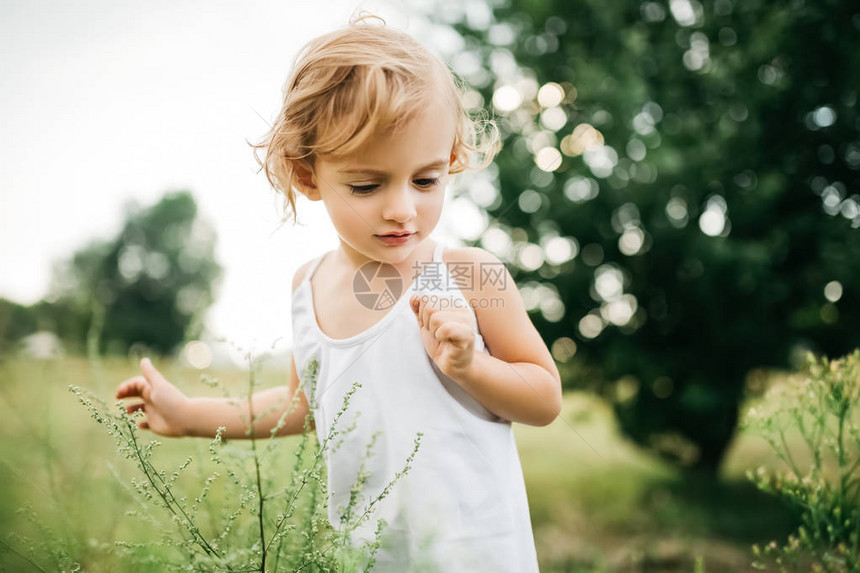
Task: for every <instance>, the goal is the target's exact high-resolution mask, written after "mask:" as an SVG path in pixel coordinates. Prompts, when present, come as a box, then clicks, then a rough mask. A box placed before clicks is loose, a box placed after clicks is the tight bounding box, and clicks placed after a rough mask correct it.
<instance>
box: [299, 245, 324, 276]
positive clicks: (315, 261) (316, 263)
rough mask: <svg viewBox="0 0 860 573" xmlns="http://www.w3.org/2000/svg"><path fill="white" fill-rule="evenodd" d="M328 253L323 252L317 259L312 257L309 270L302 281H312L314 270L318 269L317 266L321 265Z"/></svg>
mask: <svg viewBox="0 0 860 573" xmlns="http://www.w3.org/2000/svg"><path fill="white" fill-rule="evenodd" d="M327 254H328V253H327V252H326V253H323V254H321V255H320V256H318V257H316V258H315V259H312V262H311V266H309V267H308V272H306V273H305V276H304V277H303V278H302V282H305V281H307V282H310V280H311V277H312V276H313V274H314V271H316V270H317V267H318V266H319V264H320V263H321V262H322V260H323V258H324V257H325V256H326V255H327Z"/></svg>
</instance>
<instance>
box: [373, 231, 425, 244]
mask: <svg viewBox="0 0 860 573" xmlns="http://www.w3.org/2000/svg"><path fill="white" fill-rule="evenodd" d="M414 234H415V233H409V234H407V235H375V236H376V237H379V239H380V240H381V241H382V242H383V243H385V244H386V245H402V244H403V243H405V242H406V241H408V240H409V239H410V238H411V237H412V235H414Z"/></svg>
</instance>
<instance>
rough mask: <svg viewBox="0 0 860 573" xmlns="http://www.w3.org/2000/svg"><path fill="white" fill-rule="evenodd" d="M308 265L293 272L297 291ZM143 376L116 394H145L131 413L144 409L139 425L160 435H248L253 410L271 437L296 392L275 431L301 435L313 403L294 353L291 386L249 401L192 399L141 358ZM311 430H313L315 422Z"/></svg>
mask: <svg viewBox="0 0 860 573" xmlns="http://www.w3.org/2000/svg"><path fill="white" fill-rule="evenodd" d="M309 266H310V261H308V262H306V263H305V264H303V265H302V266H301V267H299V268H298V270H296V272H295V274H294V275H293V295H295V292H296V289H297V288H298V286H299V284H300V283H301V281H302V278H303V277H304V274H305V272H307V269H308V267H309ZM140 370H141V372H142V373H143V375H142V376H135V377H133V378H129V379H128V380H126V381H124V382H122V383H121V384H120V385H119V387H118V388H117V391H116V397H117V398H118V399H121V398H141V399H142V400H143V402H141V403H138V404H132V405H131V406H128V407H127V408H126V410H127V411H128V412H129V413H132V412H135V411H137V410H143V411H144V413H145V414H146V420H144V421H141V422H140V423H139V424H138V425H139V426H140V427H141V428H143V429H149V430H152V431H153V432H155V433H156V434H160V435H162V436H202V437H208V438H212V437H214V436H215V432H216V431H217V430H218V428H219V427H221V426H224V427H225V428H226V431H225V432H224V433H223V434H222V435H223V436H224V437H225V438H248V437H250V436H249V435H248V434H247V428H248V420H249V419H250V413H251V410H252V409H253V412H254V418H255V419H256V421H255V423H254V437H255V438H258V437H268V436H269V435H271V431H272V428H274V427H275V426H276V425H277V424H278V421H279V420H280V419H281V416H282V415H283V414H284V412H285V411H286V410H287V409H288V408H289V407H290V406H291V403H292V401H293V396H294V395H295V394H296V392H297V391H298V397H297V398H296V404H295V405H293V406H292V408H291V409H290V412H289V413H288V415H287V417H286V419H285V420H284V424H283V425H282V427H281V428H280V429H279V430H278V433H277V435H279V436H286V435H291V434H300V433H302V431H303V429H304V422H305V416H306V415H307V413H308V410H309V406H308V401H307V398H306V397H305V394H304V392H302V391H301V390H299V389H298V387H299V375H298V373H297V371H296V360H295V357H293V358H291V359H290V374H289V376H290V379H289V382H288V385H287V386H278V387H276V388H270V389H269V390H263V391H261V392H257V393H256V394H254V395H253V396H252V397H251V398H252V399H251V401H250V403H249V401H248V399H247V397H246V398H244V399H236V400H231V399H227V398H188V397H186V396H185V395H184V394H183V393H182V392H180V391H179V389H178V388H176V386H174V385H173V384H171V383H170V382H168V381H167V380H166V379H165V378H164V376H162V375H161V373H160V372H159V371H158V370H156V369H155V367H154V366H153V365H152V363H151V362H150V361H149V359H148V358H145V359H143V360H141V361H140ZM261 414H263V415H261ZM310 428H311V429H312V430H313V429H314V422H313V420H311V425H310Z"/></svg>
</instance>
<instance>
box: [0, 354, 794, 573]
mask: <svg viewBox="0 0 860 573" xmlns="http://www.w3.org/2000/svg"><path fill="white" fill-rule="evenodd" d="M158 366H159V367H161V368H162V371H163V372H164V373H165V374H166V375H167V376H168V378H169V379H171V380H172V381H173V382H174V383H176V384H177V386H179V387H180V388H181V389H183V390H184V391H185V392H187V393H188V394H192V395H213V394H214V393H216V391H214V390H213V389H212V388H210V387H208V386H206V385H204V384H203V383H201V382H200V374H201V373H200V371H195V370H192V369H190V368H187V367H184V366H182V365H179V364H175V365H164V364H163V363H161V364H158ZM136 373H137V370H136V365H135V363H134V362H133V361H131V360H122V359H111V360H107V361H104V362H102V363H100V364H96V365H92V364H90V363H88V362H87V360H85V359H82V358H60V359H56V360H40V361H36V360H27V359H18V358H6V359H5V360H3V361H2V362H0V433H2V438H3V439H2V442H0V460H2V461H0V488H2V490H0V529H2V532H3V537H2V539H3V540H4V542H9V536H10V534H12V533H14V534H17V535H19V536H23V537H25V538H27V539H28V540H29V541H25V542H22V541H20V540H17V541H16V540H13V541H12V542H11V543H10V545H11V546H12V547H13V548H15V549H16V551H19V552H21V553H26V552H27V547H28V546H32V547H34V548H35V558H34V560H35V561H37V562H38V563H39V564H40V565H41V566H42V567H43V568H44V569H45V570H55V569H56V568H57V565H56V564H55V562H54V561H53V558H52V556H51V555H50V554H49V553H48V552H47V551H46V550H45V548H44V547H42V545H41V544H40V543H39V541H40V540H44V539H50V540H51V541H50V543H49V546H50V547H53V548H55V550H58V551H62V550H66V551H68V553H69V554H70V556H71V558H72V559H73V560H74V561H77V562H79V563H80V564H81V565H82V566H83V570H84V571H158V570H160V569H159V567H158V565H157V564H154V565H150V566H148V567H147V566H145V565H138V566H133V565H132V564H131V563H130V562H129V561H127V560H124V559H123V558H122V557H120V556H117V555H114V553H113V552H112V551H111V549H112V547H113V546H114V542H115V541H116V540H125V541H132V542H134V541H145V540H157V539H158V538H159V535H160V534H161V532H162V531H164V530H165V528H169V527H171V526H172V524H170V522H169V521H168V520H162V521H155V522H153V521H152V520H151V519H150V518H148V517H146V513H144V512H142V511H139V512H138V513H136V514H134V513H129V512H134V511H135V510H141V509H142V508H141V503H140V499H139V495H138V494H137V493H136V492H135V491H134V489H133V487H132V486H131V482H132V478H137V477H139V474H138V471H137V469H136V468H135V467H134V466H133V465H132V463H131V462H130V461H128V460H126V459H125V458H122V457H121V456H119V455H118V454H117V452H116V449H115V444H114V441H113V439H112V438H111V437H110V436H108V435H107V434H106V432H105V429H104V427H102V426H100V425H99V424H97V423H96V422H95V421H94V420H93V419H91V418H90V416H89V413H88V412H87V410H86V409H85V408H84V407H83V406H82V405H81V404H79V403H78V402H77V399H76V398H75V396H73V395H72V394H71V393H70V392H69V391H68V386H69V384H77V385H80V386H82V387H84V388H88V389H90V390H92V391H93V392H95V393H96V395H98V396H100V397H102V398H103V399H104V400H106V401H108V402H111V401H112V398H111V397H112V393H113V389H114V387H115V386H116V384H117V383H118V382H120V381H121V380H123V379H125V378H127V377H129V376H132V375H134V374H136ZM206 374H208V375H210V376H215V377H217V378H218V379H219V380H221V381H222V382H223V383H224V384H225V385H226V386H227V387H229V388H231V389H233V390H234V391H235V393H236V395H239V394H241V393H242V392H243V391H244V389H245V388H246V387H247V380H248V374H247V372H242V371H238V370H237V371H223V372H213V371H206ZM285 375H286V374H285V372H281V371H275V370H263V371H262V372H261V373H260V376H259V378H258V383H259V384H260V386H261V387H265V386H271V385H275V384H280V383H283V382H284V380H285ZM515 433H516V437H517V444H518V448H519V452H520V456H521V459H522V464H523V469H524V473H525V478H526V484H527V488H528V495H529V500H530V507H531V515H532V522H533V525H534V531H535V540H536V543H537V548H538V556H539V559H540V563H541V570H542V571H544V572H562V571H564V572H574V571H576V572H585V571H589V572H592V571H631V572H632V571H707V572H717V571H754V569H753V568H752V567H751V566H750V565H749V563H750V562H751V561H752V554H751V551H750V546H751V544H753V543H766V542H768V541H770V540H771V539H779V540H781V539H783V538H784V537H785V536H786V535H787V534H788V533H789V532H790V531H791V530H792V529H793V527H794V525H795V522H794V519H793V516H792V515H791V514H790V513H789V512H788V511H787V510H786V509H785V508H783V507H781V506H780V505H779V504H776V503H774V502H773V501H772V500H771V499H770V498H769V497H768V496H766V495H764V494H762V493H759V492H758V490H757V489H756V488H755V487H754V486H753V485H752V484H750V483H748V481H747V479H746V478H745V477H744V472H745V470H746V469H748V468H753V469H754V468H757V467H759V466H762V465H763V466H765V467H770V468H781V466H780V463H779V462H778V461H777V460H776V459H775V458H774V456H773V455H771V454H770V452H769V448H768V446H767V444H766V443H765V442H764V440H762V439H761V438H759V437H758V436H753V435H747V434H744V433H739V434H738V435H737V436H736V438H735V440H734V442H733V444H732V447H731V450H730V452H729V454H728V456H727V458H726V460H725V463H724V465H723V467H722V480H721V482H720V484H719V485H716V486H715V485H697V484H695V483H689V482H685V481H683V480H682V479H681V477H680V474H679V473H678V472H677V471H676V470H674V469H673V468H671V467H670V466H668V465H666V464H664V463H662V462H660V461H657V460H655V459H654V458H652V457H650V456H648V455H645V454H643V453H642V452H641V450H639V449H637V448H636V447H635V446H634V445H632V444H631V443H630V442H628V441H626V440H625V439H623V438H622V437H621V436H619V434H618V432H617V429H616V426H615V423H614V419H613V417H612V415H611V411H610V408H609V406H608V405H607V404H606V403H605V402H603V401H602V400H600V399H598V398H595V397H594V396H591V395H588V394H584V393H581V392H569V393H567V394H566V398H565V403H564V410H563V412H562V414H561V416H559V418H558V419H557V420H556V421H555V422H554V423H553V424H551V425H550V426H548V427H544V428H535V427H528V426H521V425H517V426H515ZM147 435H149V434H147ZM297 440H298V438H284V439H280V440H279V443H278V444H277V450H276V454H277V455H275V456H273V457H272V458H270V460H269V461H270V462H271V464H272V465H273V466H277V467H273V468H270V469H272V470H273V471H276V472H281V473H279V474H278V475H285V476H287V475H288V473H287V472H289V471H290V467H291V465H290V461H291V459H290V458H291V452H292V450H293V448H295V445H296V444H297V443H298V441H297ZM234 444H235V442H234ZM245 445H246V443H245V442H242V443H241V444H240V447H245ZM207 446H208V441H207V440H202V439H183V440H164V444H163V446H161V447H160V448H159V449H158V450H157V453H156V461H157V463H160V464H162V466H161V467H164V468H167V469H168V471H170V469H172V468H174V467H176V466H178V465H179V464H180V463H182V461H183V460H185V459H186V458H187V457H188V456H189V455H192V456H194V457H195V459H196V460H201V461H200V462H199V463H198V462H195V463H193V464H192V465H191V466H190V467H189V469H188V470H187V471H186V473H185V474H184V475H183V480H185V481H184V482H180V483H181V485H183V486H185V487H187V488H188V491H189V495H195V493H196V491H197V490H198V489H199V484H202V482H203V480H205V479H206V476H207V475H208V473H210V472H211V470H212V468H211V463H209V461H208V456H207ZM207 464H209V465H207ZM284 479H286V477H285V478H284ZM195 488H196V489H195ZM210 502H211V503H213V504H217V503H218V495H217V491H216V492H214V493H213V495H212V496H211V500H210ZM23 507H26V508H29V509H27V510H25V511H22V510H21V508H23ZM153 515H155V516H156V518H157V517H159V516H158V511H155V512H154V513H153ZM201 515H205V512H204V513H201ZM204 525H205V524H204ZM212 527H213V528H214V527H216V525H215V524H214V518H213V524H212ZM22 543H23V544H24V545H26V546H27V547H25V546H22ZM0 569H5V570H9V571H29V570H34V571H35V570H37V569H36V568H35V567H33V566H32V565H30V564H28V563H27V562H26V561H25V560H23V559H22V558H21V557H20V556H18V555H15V554H14V553H13V552H10V551H8V550H7V551H3V552H2V554H0Z"/></svg>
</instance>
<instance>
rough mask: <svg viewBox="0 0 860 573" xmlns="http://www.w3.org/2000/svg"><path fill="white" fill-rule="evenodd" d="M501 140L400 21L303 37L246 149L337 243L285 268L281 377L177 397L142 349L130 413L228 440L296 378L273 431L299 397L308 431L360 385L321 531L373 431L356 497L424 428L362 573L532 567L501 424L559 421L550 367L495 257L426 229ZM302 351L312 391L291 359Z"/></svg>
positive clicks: (121, 391)
mask: <svg viewBox="0 0 860 573" xmlns="http://www.w3.org/2000/svg"><path fill="white" fill-rule="evenodd" d="M481 134H485V136H484V137H482V136H481ZM486 134H489V137H487V136H486ZM497 140H498V134H497V132H496V131H495V130H494V129H492V125H491V129H490V130H485V129H478V127H477V125H476V123H475V122H473V120H472V119H471V118H470V116H469V115H468V114H467V113H466V112H465V111H464V107H463V104H462V103H461V99H460V90H459V88H458V83H457V82H456V81H455V78H454V76H453V75H452V73H451V72H450V71H449V69H448V68H447V66H446V65H445V64H444V63H442V62H441V61H440V60H439V59H438V58H436V57H435V56H433V55H432V54H430V53H429V52H428V51H427V50H426V49H425V48H423V47H422V46H421V45H420V44H419V43H417V42H416V41H415V40H413V39H412V38H411V37H410V36H408V35H406V34H404V33H402V32H399V31H395V30H393V29H391V28H388V27H385V26H384V23H383V25H379V24H377V23H374V22H373V21H372V20H371V21H368V19H367V18H366V17H362V18H359V19H358V20H356V21H354V22H352V23H351V24H350V25H349V26H348V27H346V28H344V29H341V30H337V31H335V32H332V33H330V34H327V35H324V36H322V37H319V38H317V39H315V40H313V41H311V42H310V43H309V44H307V45H306V46H305V48H304V49H303V51H302V52H301V53H300V54H299V57H298V58H297V60H296V62H295V63H294V67H293V71H292V75H291V77H290V78H289V80H288V81H287V83H286V84H285V90H284V102H283V108H282V109H281V111H280V114H279V117H278V119H277V121H276V123H275V125H274V126H273V127H272V130H271V132H270V133H269V134H268V135H267V137H266V139H265V141H264V142H263V143H261V144H260V145H258V146H256V147H258V148H263V149H265V150H266V157H265V161H264V162H261V163H262V164H263V166H264V168H265V170H266V174H267V177H268V178H269V181H270V182H271V183H272V184H273V185H274V186H275V187H276V188H277V189H278V190H279V191H281V192H282V193H283V194H284V196H285V207H286V208H287V210H288V212H291V213H292V214H293V216H295V199H296V193H297V192H298V193H301V194H303V195H304V196H305V197H307V198H308V199H309V200H311V201H322V202H323V204H324V206H325V208H326V210H327V211H328V214H329V216H330V217H331V220H332V223H333V224H334V227H335V229H336V230H337V233H338V237H339V240H340V245H339V246H338V248H337V249H335V250H334V251H330V252H327V253H325V254H324V255H322V256H319V257H316V258H314V259H312V260H310V261H308V262H307V263H305V264H304V265H302V266H301V267H300V268H299V269H298V270H297V272H296V274H295V276H294V278H293V285H292V288H293V299H292V325H293V336H294V348H293V358H292V366H291V373H290V379H289V384H288V386H284V387H279V388H273V389H270V390H267V391H262V392H258V393H257V394H255V395H254V396H252V398H251V400H252V404H248V403H247V400H246V401H245V403H244V404H242V405H241V407H240V408H237V407H236V405H235V404H231V403H228V402H227V400H225V399H215V398H193V399H191V398H187V397H186V396H184V395H183V394H182V393H181V392H180V391H179V390H178V389H177V388H176V387H175V386H173V385H172V384H170V383H169V382H167V381H166V380H165V379H164V377H163V376H162V375H161V374H160V373H159V372H158V371H157V370H156V369H155V368H154V367H153V365H152V364H151V363H150V361H149V360H148V359H144V360H142V361H141V365H140V367H141V371H142V376H136V377H134V378H130V379H128V380H126V381H125V382H123V383H122V384H121V385H120V386H119V388H118V390H117V397H118V398H128V397H136V398H142V400H143V402H142V403H139V404H135V405H131V406H128V410H129V412H133V411H136V410H140V409H142V410H143V411H144V413H145V414H146V418H145V421H143V422H141V423H140V424H141V427H143V428H148V429H150V430H152V431H153V432H155V433H157V434H161V435H165V436H207V437H211V436H213V435H214V434H215V432H216V429H217V428H218V427H219V426H225V427H226V432H225V434H224V435H225V437H228V438H243V437H246V428H245V421H244V420H243V418H242V415H243V414H244V415H245V418H246V419H247V413H248V411H249V410H248V409H249V406H253V411H254V412H264V411H268V412H269V414H268V415H267V416H265V417H263V418H261V419H259V420H257V422H256V423H255V426H254V429H253V431H254V434H255V435H258V436H263V437H265V436H268V435H269V432H270V430H271V429H272V428H273V427H275V426H276V424H277V421H278V419H279V418H280V416H281V414H282V413H283V412H284V410H285V406H284V405H285V404H289V402H290V400H291V398H292V397H293V395H294V394H296V393H298V404H299V407H298V408H296V409H294V410H293V411H292V413H291V414H290V415H288V416H287V419H286V423H285V424H284V425H283V427H282V428H281V430H280V434H283V435H289V434H297V433H300V432H302V426H303V421H304V419H305V415H306V414H307V413H308V412H309V411H311V410H312V411H313V419H314V423H315V429H316V432H317V435H318V438H319V439H320V443H322V439H323V438H324V437H325V436H326V435H327V434H328V432H329V430H330V425H331V424H332V419H333V417H334V415H335V414H336V413H337V412H338V410H340V409H341V408H342V406H343V400H344V395H345V394H346V393H347V392H348V391H349V390H350V388H351V387H352V384H353V382H355V381H358V382H360V383H361V385H362V386H361V387H360V388H359V389H358V390H357V391H356V392H355V393H354V394H353V396H352V397H351V401H350V406H349V408H348V410H347V411H346V413H345V415H344V416H343V417H342V418H341V420H340V422H339V423H338V430H340V431H341V434H340V435H339V436H338V437H339V438H340V437H343V440H344V441H343V443H342V444H341V445H340V446H339V447H338V448H337V449H336V451H334V452H329V453H328V454H327V456H326V465H327V473H328V493H329V500H328V501H329V506H328V507H329V520H330V522H331V524H332V526H334V527H338V526H339V524H340V510H342V509H343V508H344V507H346V505H347V503H348V501H349V496H350V488H351V487H352V485H353V483H354V482H355V479H356V476H357V474H358V472H359V469H360V465H361V462H362V458H363V457H364V454H365V452H366V450H367V446H368V444H370V442H371V440H375V441H374V443H373V449H372V455H371V456H370V457H369V458H368V459H367V461H366V462H365V463H366V464H367V465H366V470H367V471H368V472H369V474H370V477H369V478H368V480H367V481H366V483H365V486H364V490H363V492H362V493H363V496H364V497H363V498H362V499H364V500H365V501H367V500H371V499H374V498H376V497H377V496H378V495H379V493H380V492H381V491H382V490H383V488H384V487H385V486H386V485H387V484H388V483H389V482H390V481H391V480H392V479H393V478H394V476H395V474H396V473H397V472H398V471H400V470H401V469H402V468H403V466H404V465H405V463H406V460H407V458H408V456H409V454H410V453H411V452H412V451H413V448H414V441H415V436H416V434H417V433H418V432H421V433H422V434H423V435H422V440H421V443H420V447H419V449H418V452H417V453H416V455H415V458H414V460H413V463H412V467H411V468H410V470H409V472H408V473H407V474H406V475H405V476H403V477H402V479H401V480H400V481H398V482H397V483H395V485H394V487H393V488H392V489H391V491H390V493H389V495H388V496H387V497H385V498H383V500H382V501H381V502H379V503H378V504H377V505H376V507H375V508H374V509H375V512H374V514H373V517H374V519H372V520H370V521H369V522H367V526H366V527H360V528H359V529H358V530H356V532H355V534H356V535H357V536H358V539H359V540H367V539H372V537H373V532H374V531H375V526H376V520H377V519H378V518H381V517H384V518H385V519H386V521H387V522H388V526H387V527H386V528H385V530H384V538H385V542H384V543H383V545H382V547H381V548H380V550H379V552H378V553H377V564H376V567H375V568H374V571H397V572H401V571H409V570H414V568H415V567H416V564H417V562H418V559H419V556H421V555H423V556H425V557H426V558H427V560H428V561H429V564H431V565H434V566H436V567H438V569H439V570H440V571H446V572H447V571H451V572H455V571H456V572H460V571H493V572H511V573H524V572H532V571H537V570H538V565H537V558H536V554H535V547H534V539H533V534H532V530H531V523H530V518H529V509H528V502H527V499H526V491H525V484H524V482H523V475H522V469H521V466H520V461H519V456H518V453H517V449H516V444H515V442H514V437H513V432H512V429H511V423H512V422H520V423H524V424H530V425H534V426H543V425H546V424H549V423H550V422H552V421H553V420H554V419H555V417H556V416H557V414H558V412H559V410H560V407H561V383H560V377H559V373H558V370H557V368H556V366H555V363H554V362H553V359H552V357H551V355H550V353H549V351H548V350H547V348H546V346H545V344H544V343H543V341H542V339H541V337H540V335H539V334H538V332H537V331H536V329H535V328H534V326H533V325H532V323H531V321H530V320H529V318H528V315H527V313H526V311H525V308H524V305H523V302H522V299H521V298H520V296H519V293H518V291H517V289H516V285H515V284H514V282H513V279H512V278H511V276H510V274H509V273H508V272H507V269H505V267H504V265H503V264H502V263H501V262H500V261H499V260H498V259H497V258H496V257H495V256H493V255H492V254H490V253H488V252H486V251H484V250H482V249H480V248H474V247H470V248H450V249H444V248H443V246H442V245H441V244H439V243H437V242H436V241H434V240H433V239H432V238H430V236H429V235H430V233H431V232H432V231H433V229H434V228H435V226H436V224H437V223H438V221H439V217H440V213H441V210H442V204H443V201H444V197H445V187H446V184H447V183H448V180H449V178H450V176H451V175H452V174H455V173H458V172H461V171H463V170H465V169H467V168H469V167H471V166H473V165H474V164H475V161H473V159H474V158H475V157H478V156H482V157H483V165H486V163H488V162H489V161H490V160H491V159H492V157H493V155H494V150H495V149H496V147H497ZM393 234H398V235H402V236H400V237H399V238H395V237H393V236H392V235H393ZM373 277H377V279H379V278H380V277H384V278H385V282H386V284H387V285H388V286H389V288H388V289H387V290H386V293H387V294H388V295H390V296H389V298H387V299H386V298H382V299H375V297H377V296H378V294H379V293H373V292H370V291H368V292H361V291H362V290H366V289H362V288H361V282H360V281H361V280H363V279H366V280H367V281H369V282H368V286H369V284H370V282H371V281H372V279H373ZM404 285H406V286H405V287H404ZM395 299H396V302H393V301H394V300H395ZM392 302H393V304H392ZM312 358H313V359H316V360H317V361H318V364H319V370H318V380H317V384H316V387H315V390H316V391H315V395H310V390H311V388H310V384H309V381H308V380H303V379H300V377H299V374H298V372H299V371H303V369H304V367H305V365H307V363H308V361H309V360H310V359H312ZM275 406H277V407H275ZM353 425H354V429H352V430H351V431H349V432H345V433H344V432H343V430H345V429H347V428H349V427H350V426H353Z"/></svg>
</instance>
